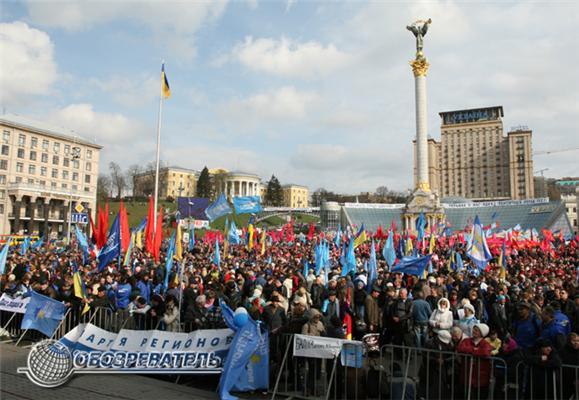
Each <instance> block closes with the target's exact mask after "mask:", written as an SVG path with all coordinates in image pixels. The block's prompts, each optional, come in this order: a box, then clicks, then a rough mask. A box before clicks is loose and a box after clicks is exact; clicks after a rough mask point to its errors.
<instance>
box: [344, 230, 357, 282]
mask: <svg viewBox="0 0 579 400" xmlns="http://www.w3.org/2000/svg"><path fill="white" fill-rule="evenodd" d="M350 272H351V273H356V256H355V255H354V239H353V238H351V239H350V243H349V244H348V251H347V252H346V265H345V266H343V267H342V276H346V275H348V274H349V273H350Z"/></svg>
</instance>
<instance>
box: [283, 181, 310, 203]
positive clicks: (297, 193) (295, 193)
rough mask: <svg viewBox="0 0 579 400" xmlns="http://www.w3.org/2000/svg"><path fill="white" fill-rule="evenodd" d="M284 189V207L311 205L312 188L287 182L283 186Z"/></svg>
mask: <svg viewBox="0 0 579 400" xmlns="http://www.w3.org/2000/svg"><path fill="white" fill-rule="evenodd" d="M282 190H283V206H284V207H291V208H304V207H309V198H310V190H309V189H308V188H307V187H306V186H301V185H294V184H287V185H283V186H282Z"/></svg>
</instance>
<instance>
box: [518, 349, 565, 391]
mask: <svg viewBox="0 0 579 400" xmlns="http://www.w3.org/2000/svg"><path fill="white" fill-rule="evenodd" d="M527 362H528V363H529V365H530V368H531V374H532V380H531V383H532V387H531V394H532V398H533V399H552V398H553V389H554V388H553V379H552V377H553V372H555V371H556V370H557V369H559V367H561V358H560V357H559V353H558V352H557V350H556V349H555V348H554V347H553V344H552V343H551V341H550V340H549V339H544V338H540V339H538V340H537V343H536V344H535V347H534V348H532V349H531V350H529V351H528V353H527ZM568 382H572V380H571V381H568Z"/></svg>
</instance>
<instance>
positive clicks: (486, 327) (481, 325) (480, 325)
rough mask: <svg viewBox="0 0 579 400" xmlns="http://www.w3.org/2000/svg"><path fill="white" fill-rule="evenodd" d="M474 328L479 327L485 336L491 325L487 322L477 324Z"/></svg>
mask: <svg viewBox="0 0 579 400" xmlns="http://www.w3.org/2000/svg"><path fill="white" fill-rule="evenodd" d="M473 328H478V330H479V331H480V333H481V335H482V337H483V338H484V337H487V335H488V334H489V326H488V325H487V324H475V325H474V327H473Z"/></svg>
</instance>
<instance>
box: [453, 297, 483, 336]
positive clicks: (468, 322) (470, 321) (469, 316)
mask: <svg viewBox="0 0 579 400" xmlns="http://www.w3.org/2000/svg"><path fill="white" fill-rule="evenodd" d="M462 310H463V311H464V317H462V318H461V319H459V320H458V324H457V325H458V327H459V328H460V329H461V330H462V331H463V332H464V334H465V335H466V336H469V337H470V336H472V328H473V327H474V326H475V325H476V324H478V323H479V320H478V319H476V318H475V316H474V313H475V309H474V307H473V306H472V304H470V303H467V304H465V305H464V306H463V308H462Z"/></svg>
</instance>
